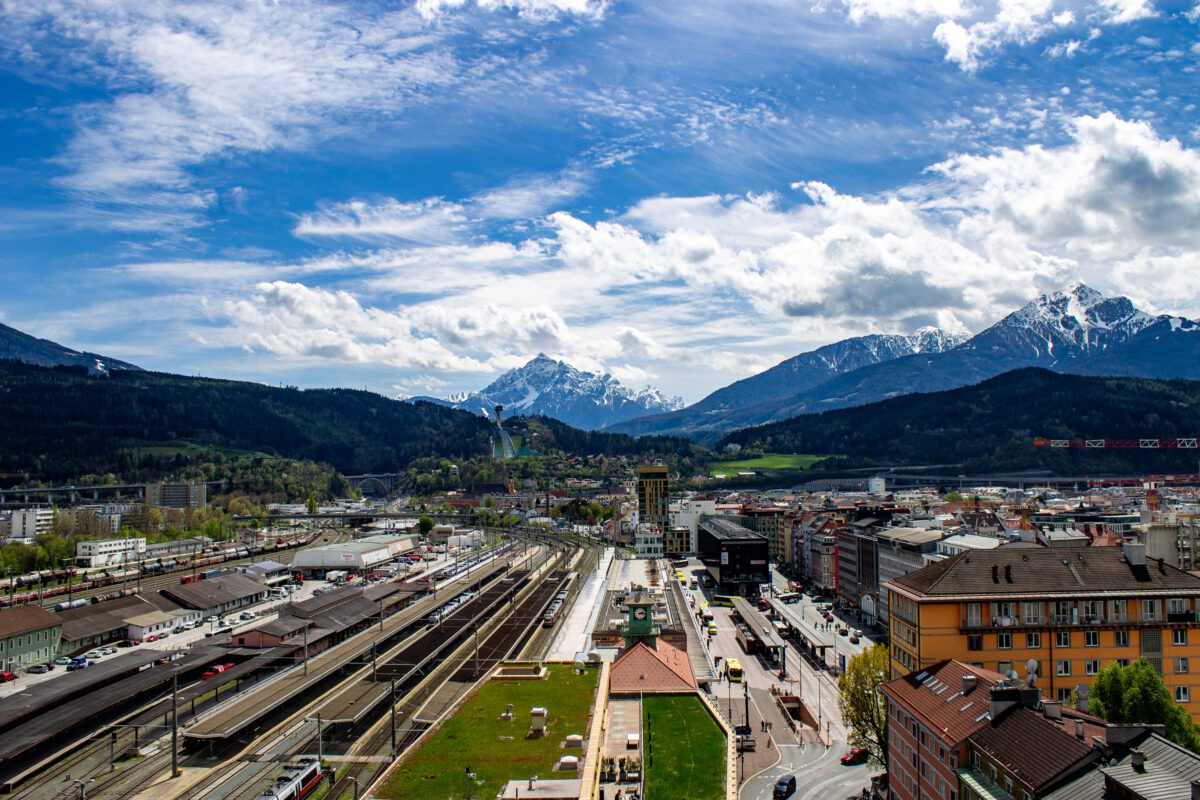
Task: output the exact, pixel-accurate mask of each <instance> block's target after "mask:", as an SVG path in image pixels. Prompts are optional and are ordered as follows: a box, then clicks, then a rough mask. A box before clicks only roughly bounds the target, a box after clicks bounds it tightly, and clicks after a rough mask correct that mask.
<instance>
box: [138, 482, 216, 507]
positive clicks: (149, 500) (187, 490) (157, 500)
mask: <svg viewBox="0 0 1200 800" xmlns="http://www.w3.org/2000/svg"><path fill="white" fill-rule="evenodd" d="M146 505H148V506H154V507H155V508H179V509H200V508H204V507H205V506H206V505H208V485H207V484H205V483H204V482H203V481H192V482H190V483H148V484H146Z"/></svg>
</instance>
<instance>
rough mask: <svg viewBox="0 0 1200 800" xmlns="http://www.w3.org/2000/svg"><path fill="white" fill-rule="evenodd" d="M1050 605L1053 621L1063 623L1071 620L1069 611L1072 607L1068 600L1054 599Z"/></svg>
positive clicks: (1057, 623)
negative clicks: (1052, 610) (1052, 611)
mask: <svg viewBox="0 0 1200 800" xmlns="http://www.w3.org/2000/svg"><path fill="white" fill-rule="evenodd" d="M1051 606H1052V607H1053V609H1054V623H1055V624H1056V625H1065V624H1067V623H1069V622H1073V620H1072V619H1071V612H1072V611H1073V610H1074V609H1072V608H1071V604H1070V603H1069V602H1067V601H1066V600H1056V601H1054V602H1053V603H1051Z"/></svg>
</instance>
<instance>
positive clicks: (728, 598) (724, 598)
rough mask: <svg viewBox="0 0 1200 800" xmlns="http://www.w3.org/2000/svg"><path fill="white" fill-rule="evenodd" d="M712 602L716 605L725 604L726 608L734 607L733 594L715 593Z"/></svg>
mask: <svg viewBox="0 0 1200 800" xmlns="http://www.w3.org/2000/svg"><path fill="white" fill-rule="evenodd" d="M712 604H713V605H714V606H725V607H726V608H733V595H729V594H714V595H713V599H712Z"/></svg>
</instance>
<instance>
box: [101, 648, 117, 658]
mask: <svg viewBox="0 0 1200 800" xmlns="http://www.w3.org/2000/svg"><path fill="white" fill-rule="evenodd" d="M100 652H101V653H104V655H106V656H111V655H114V654H115V653H116V652H117V648H115V647H106V648H104V649H103V650H101V651H100Z"/></svg>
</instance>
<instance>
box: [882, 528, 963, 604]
mask: <svg viewBox="0 0 1200 800" xmlns="http://www.w3.org/2000/svg"><path fill="white" fill-rule="evenodd" d="M945 535H946V533H945V531H943V530H941V529H939V528H881V529H879V530H878V531H876V532H875V543H876V544H875V550H876V556H877V559H878V570H879V585H881V586H882V585H883V584H885V583H886V582H887V581H890V580H893V579H894V578H899V577H900V576H901V575H907V574H908V573H910V572H916V571H917V570H919V569H921V568H922V567H924V566H925V563H926V561H925V559H926V557H927V556H929V555H932V554H933V553H934V552H935V551H936V549H937V543H938V542H939V541H940V540H941V539H942V537H943V536H945ZM879 600H881V601H882V602H877V603H876V604H875V613H876V616H878V618H879V621H880V622H881V623H883V624H886V623H887V614H888V609H887V595H886V593H885V594H884V595H883V596H882V597H881V598H879Z"/></svg>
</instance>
